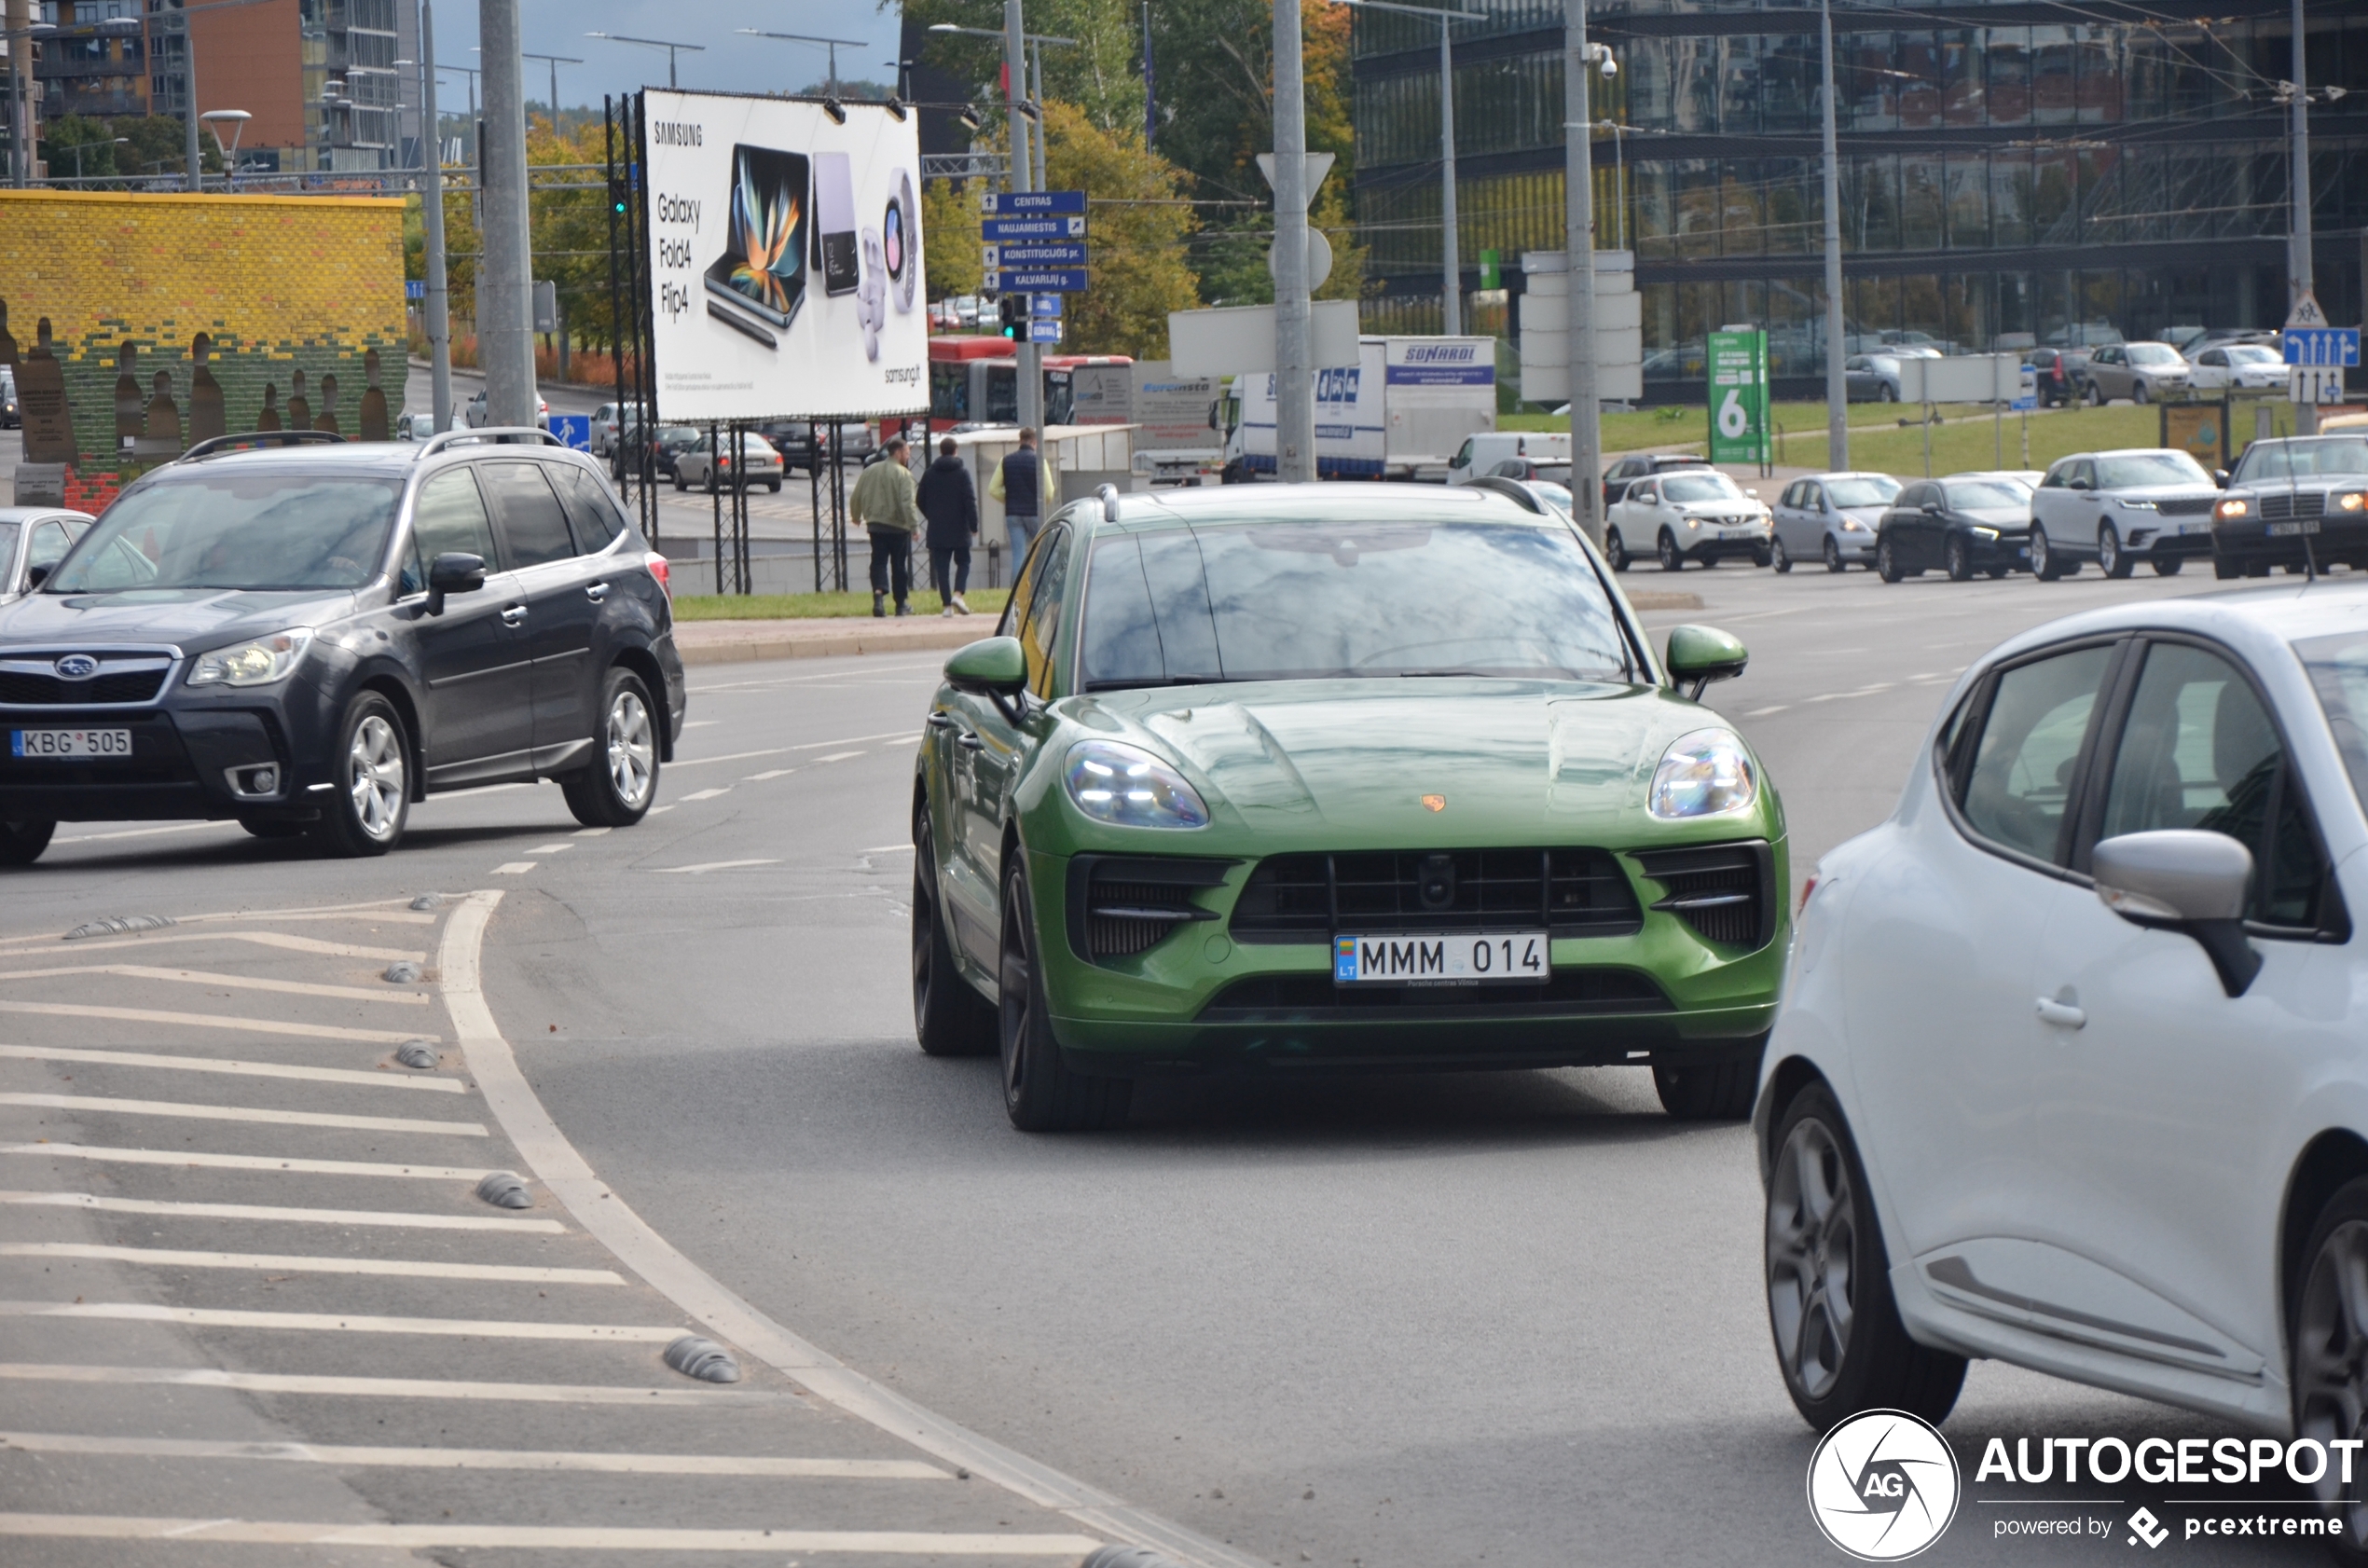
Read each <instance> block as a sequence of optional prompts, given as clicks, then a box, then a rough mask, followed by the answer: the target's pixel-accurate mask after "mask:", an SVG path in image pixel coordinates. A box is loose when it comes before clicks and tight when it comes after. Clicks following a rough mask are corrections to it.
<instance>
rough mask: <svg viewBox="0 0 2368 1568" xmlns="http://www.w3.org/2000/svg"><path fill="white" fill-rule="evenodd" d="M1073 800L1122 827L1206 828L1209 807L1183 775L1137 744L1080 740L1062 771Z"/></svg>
mask: <svg viewBox="0 0 2368 1568" xmlns="http://www.w3.org/2000/svg"><path fill="white" fill-rule="evenodd" d="M1062 777H1063V780H1064V782H1066V783H1067V785H1068V791H1069V799H1070V800H1071V801H1073V802H1075V803H1076V805H1077V808H1078V809H1079V810H1080V811H1082V812H1083V813H1085V815H1087V816H1088V817H1091V818H1094V820H1095V821H1096V822H1108V823H1109V824H1111V825H1112V826H1113V827H1120V828H1205V827H1207V826H1208V807H1207V806H1206V805H1203V804H1202V802H1201V797H1200V793H1199V791H1196V790H1194V789H1193V788H1192V786H1191V784H1190V783H1189V782H1187V781H1186V779H1185V777H1184V776H1183V775H1182V774H1180V773H1178V772H1177V771H1176V770H1175V769H1174V768H1172V767H1170V766H1168V765H1167V764H1166V763H1163V762H1161V761H1160V760H1159V759H1158V758H1157V757H1154V756H1152V755H1151V754H1150V752H1149V751H1146V750H1142V749H1141V748H1139V747H1135V746H1122V745H1121V744H1120V743H1119V742H1117V741H1115V740H1081V741H1079V742H1078V743H1077V744H1076V745H1074V746H1072V747H1070V748H1069V754H1068V763H1067V769H1066V771H1065V772H1064V774H1063V775H1062Z"/></svg>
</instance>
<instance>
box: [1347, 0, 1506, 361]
mask: <svg viewBox="0 0 2368 1568" xmlns="http://www.w3.org/2000/svg"><path fill="white" fill-rule="evenodd" d="M1332 4H1333V5H1335V6H1349V7H1355V8H1356V9H1357V10H1360V11H1396V12H1397V13H1398V14H1400V15H1401V16H1411V17H1436V18H1438V19H1439V233H1440V236H1441V238H1442V239H1443V240H1444V241H1445V242H1446V256H1445V266H1444V268H1443V270H1444V272H1445V276H1446V288H1445V291H1444V294H1443V296H1442V297H1443V298H1444V300H1445V301H1446V306H1447V310H1446V314H1445V316H1444V317H1443V318H1442V320H1443V323H1444V330H1445V331H1446V333H1447V336H1449V337H1461V336H1462V335H1463V332H1464V258H1463V254H1462V249H1461V246H1462V238H1461V236H1460V235H1459V234H1458V233H1457V228H1456V219H1455V56H1454V49H1453V46H1452V42H1451V40H1452V31H1451V30H1452V28H1453V27H1454V25H1455V19H1456V18H1458V17H1484V16H1486V15H1487V14H1488V13H1487V12H1486V11H1465V10H1455V11H1443V10H1440V9H1439V8H1438V7H1435V6H1399V5H1394V4H1392V3H1391V0H1332Z"/></svg>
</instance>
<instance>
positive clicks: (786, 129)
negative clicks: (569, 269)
mask: <svg viewBox="0 0 2368 1568" xmlns="http://www.w3.org/2000/svg"><path fill="white" fill-rule="evenodd" d="M644 103H645V115H646V123H647V127H648V149H647V157H648V163H647V166H646V167H647V172H646V179H647V181H648V193H649V198H648V199H649V212H650V250H651V256H650V276H651V279H652V288H653V295H654V298H653V301H652V304H653V308H654V319H655V323H656V343H655V346H656V360H657V405H658V406H657V413H658V418H659V419H661V420H674V421H681V422H690V423H696V422H700V421H704V420H755V419H845V420H855V419H869V418H874V417H877V416H881V415H897V414H920V413H925V412H927V411H928V408H929V373H928V360H929V323H928V317H927V315H926V313H925V311H924V304H925V302H926V300H927V298H928V296H927V293H926V292H925V291H924V289H923V288H922V286H921V232H920V213H921V207H920V165H921V159H920V143H919V139H918V134H917V129H916V124H915V122H914V120H913V119H912V117H910V116H909V114H908V115H907V116H906V117H904V118H902V119H900V118H899V117H897V116H895V115H893V114H891V113H890V112H889V111H888V108H887V107H886V106H885V105H882V104H867V103H847V104H843V105H841V106H840V113H839V115H838V117H833V114H832V113H831V111H830V110H829V109H827V108H826V107H825V106H824V105H823V104H821V103H807V102H801V101H798V100H794V99H781V98H753V97H741V96H737V95H729V94H721V93H697V92H662V91H659V90H656V89H651V90H650V91H649V92H648V93H647V94H645V97H644Z"/></svg>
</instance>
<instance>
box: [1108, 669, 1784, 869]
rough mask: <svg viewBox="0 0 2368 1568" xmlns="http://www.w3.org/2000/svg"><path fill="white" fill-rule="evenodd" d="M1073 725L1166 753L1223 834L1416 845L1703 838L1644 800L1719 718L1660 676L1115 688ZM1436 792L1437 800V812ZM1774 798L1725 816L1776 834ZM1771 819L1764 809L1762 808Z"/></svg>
mask: <svg viewBox="0 0 2368 1568" xmlns="http://www.w3.org/2000/svg"><path fill="white" fill-rule="evenodd" d="M1064 707H1066V708H1068V715H1067V716H1068V717H1069V718H1070V720H1071V721H1072V722H1074V723H1076V724H1078V725H1080V726H1081V727H1082V728H1084V729H1087V730H1089V731H1095V732H1099V733H1102V734H1106V735H1108V736H1110V737H1111V738H1113V739H1120V740H1126V741H1129V742H1132V743H1133V744H1136V745H1139V746H1143V747H1145V748H1146V749H1147V750H1152V751H1155V752H1158V753H1160V754H1161V755H1163V756H1165V757H1168V758H1169V759H1171V760H1172V761H1174V762H1176V763H1177V764H1179V765H1180V766H1181V767H1182V768H1183V770H1184V772H1185V774H1186V775H1187V776H1188V777H1191V779H1192V781H1193V783H1194V784H1195V785H1196V786H1198V787H1199V788H1200V789H1201V790H1202V791H1203V793H1204V795H1205V797H1206V799H1207V801H1208V805H1209V806H1210V809H1211V811H1212V813H1213V818H1214V819H1213V821H1212V823H1211V826H1213V827H1217V828H1219V829H1220V831H1221V830H1222V828H1223V827H1224V826H1225V824H1226V820H1227V818H1229V817H1230V818H1232V819H1233V820H1234V821H1235V822H1236V823H1238V824H1239V825H1240V826H1241V827H1244V828H1247V829H1249V830H1251V831H1252V832H1257V833H1264V832H1277V833H1288V834H1293V835H1305V834H1310V833H1313V834H1315V835H1317V836H1319V837H1329V836H1331V834H1330V833H1329V832H1327V830H1338V832H1340V834H1341V835H1342V836H1343V837H1344V838H1349V837H1356V836H1361V835H1363V834H1366V833H1370V832H1372V831H1374V830H1376V829H1384V830H1386V831H1387V832H1388V834H1389V836H1390V838H1391V840H1392V841H1393V842H1397V843H1401V844H1405V845H1408V846H1419V845H1436V846H1442V847H1446V846H1482V845H1486V844H1489V843H1505V844H1527V843H1535V842H1538V841H1539V835H1540V834H1541V833H1544V834H1547V835H1549V840H1548V841H1549V842H1551V841H1556V840H1564V839H1566V838H1567V837H1568V836H1569V835H1572V834H1576V835H1580V836H1581V837H1584V838H1591V839H1595V840H1597V841H1599V842H1618V843H1632V842H1638V841H1640V840H1641V841H1645V842H1649V841H1650V840H1652V839H1654V838H1658V837H1661V836H1664V835H1666V836H1668V837H1671V838H1673V839H1680V840H1685V839H1699V838H1700V837H1701V836H1702V835H1701V833H1700V828H1701V826H1702V825H1703V824H1700V823H1674V822H1673V823H1663V822H1660V821H1659V820H1657V819H1655V818H1650V817H1647V816H1646V815H1645V791H1646V790H1647V789H1648V787H1649V786H1650V784H1651V782H1652V776H1653V770H1654V768H1655V766H1656V765H1658V763H1659V761H1660V757H1661V753H1662V751H1663V750H1665V749H1666V748H1667V747H1668V745H1669V743H1670V742H1671V741H1672V740H1673V739H1675V738H1676V737H1677V736H1681V735H1684V734H1686V733H1687V731H1690V730H1698V729H1702V728H1706V727H1711V726H1716V727H1719V728H1726V727H1727V726H1726V724H1725V722H1723V721H1722V720H1720V719H1719V718H1718V716H1717V715H1716V714H1714V713H1712V712H1709V711H1708V710H1706V709H1703V708H1698V707H1696V706H1695V705H1694V704H1692V703H1689V702H1687V701H1685V700H1683V699H1682V698H1679V697H1677V696H1675V695H1672V694H1671V693H1669V692H1667V691H1664V690H1661V689H1659V688H1657V687H1651V686H1625V685H1596V684H1589V683H1583V682H1565V681H1486V680H1456V679H1445V680H1440V679H1423V680H1398V681H1378V680H1373V681H1363V680H1352V681H1274V682H1263V683H1255V684H1243V685H1223V686H1185V687H1161V688H1147V689H1144V690H1141V691H1132V692H1106V693H1100V694H1097V695H1094V696H1091V697H1086V698H1081V699H1077V700H1075V701H1074V703H1073V704H1065V705H1064ZM1425 795H1431V796H1438V797H1442V804H1441V805H1440V807H1439V809H1437V810H1433V809H1431V808H1430V807H1429V806H1427V805H1425V802H1424V797H1425ZM1772 802H1773V796H1772V793H1771V792H1770V791H1765V790H1764V791H1762V793H1761V803H1762V804H1761V805H1760V806H1758V807H1757V808H1755V810H1754V811H1751V812H1746V813H1742V814H1740V818H1739V817H1728V818H1720V819H1719V820H1720V821H1721V822H1723V823H1724V824H1725V826H1724V828H1723V830H1722V831H1723V832H1727V833H1733V832H1737V831H1738V830H1739V829H1740V830H1742V831H1745V832H1769V833H1770V834H1771V836H1772V834H1773V833H1774V832H1778V831H1781V830H1779V829H1776V828H1775V827H1774V826H1773V820H1774V818H1773V815H1772V813H1773V805H1772ZM1764 814H1765V815H1764Z"/></svg>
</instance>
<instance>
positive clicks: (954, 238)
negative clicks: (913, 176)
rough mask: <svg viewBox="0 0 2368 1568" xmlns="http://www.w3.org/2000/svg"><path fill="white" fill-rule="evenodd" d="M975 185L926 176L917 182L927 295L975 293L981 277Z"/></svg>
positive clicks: (981, 267)
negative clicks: (956, 184) (924, 180)
mask: <svg viewBox="0 0 2368 1568" xmlns="http://www.w3.org/2000/svg"><path fill="white" fill-rule="evenodd" d="M979 188H980V187H979V185H978V182H976V181H969V182H965V184H964V186H963V188H962V189H960V190H957V189H955V188H954V182H953V181H951V180H930V181H929V182H928V183H926V184H925V185H923V186H921V254H922V257H923V263H924V271H923V276H924V277H925V278H926V279H927V280H928V282H929V297H930V298H932V299H943V298H944V297H945V296H948V295H954V294H976V293H977V292H978V291H979V284H980V282H982V281H983V280H982V274H983V272H984V268H983V266H982V264H981V260H980V255H979V247H980V245H981V243H982V240H981V230H980V227H979V203H978V192H979Z"/></svg>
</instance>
